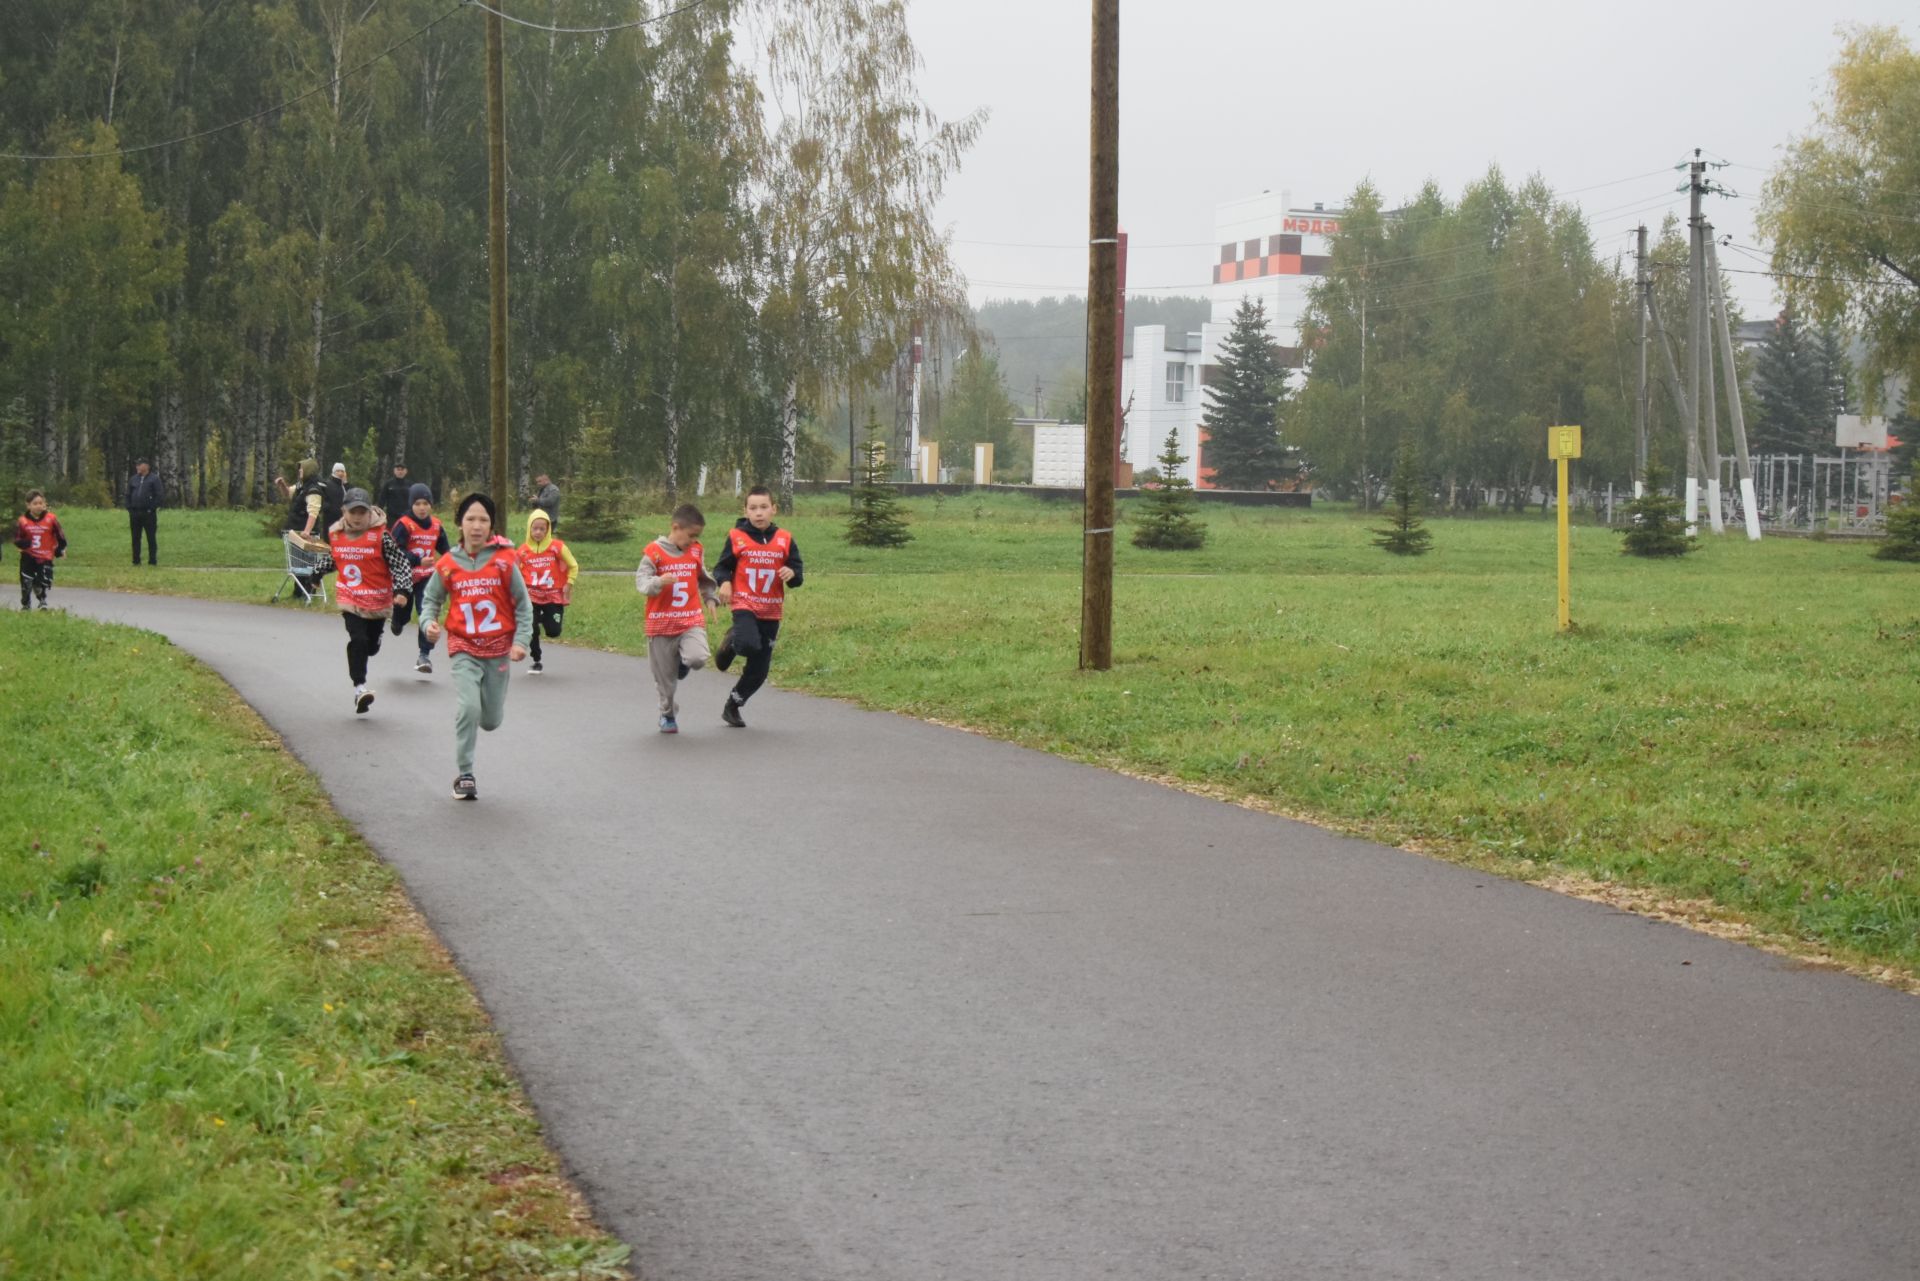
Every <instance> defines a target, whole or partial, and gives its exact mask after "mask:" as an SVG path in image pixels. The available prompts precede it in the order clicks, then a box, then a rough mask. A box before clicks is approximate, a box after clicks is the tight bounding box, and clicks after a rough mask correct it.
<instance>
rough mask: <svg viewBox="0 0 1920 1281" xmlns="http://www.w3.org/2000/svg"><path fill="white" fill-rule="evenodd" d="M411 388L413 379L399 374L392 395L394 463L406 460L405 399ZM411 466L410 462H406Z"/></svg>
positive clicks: (406, 421)
mask: <svg viewBox="0 0 1920 1281" xmlns="http://www.w3.org/2000/svg"><path fill="white" fill-rule="evenodd" d="M412 389H413V380H412V379H411V378H409V377H407V376H406V375H405V374H402V375H400V389H399V390H398V391H396V392H395V393H394V397H393V461H394V462H395V464H399V463H406V462H407V435H408V427H409V423H408V419H407V399H408V393H409V392H411V391H412ZM407 466H408V467H409V468H411V467H412V466H413V464H412V463H407Z"/></svg>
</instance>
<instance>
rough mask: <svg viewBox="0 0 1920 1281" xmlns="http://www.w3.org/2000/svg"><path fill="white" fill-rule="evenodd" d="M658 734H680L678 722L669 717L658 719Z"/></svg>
mask: <svg viewBox="0 0 1920 1281" xmlns="http://www.w3.org/2000/svg"><path fill="white" fill-rule="evenodd" d="M660 732H661V733H662V734H678V733H679V732H680V722H679V721H677V720H675V719H674V718H673V717H671V716H662V717H661V718H660Z"/></svg>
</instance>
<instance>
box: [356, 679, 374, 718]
mask: <svg viewBox="0 0 1920 1281" xmlns="http://www.w3.org/2000/svg"><path fill="white" fill-rule="evenodd" d="M372 706H373V691H372V690H370V689H368V688H367V687H366V686H365V685H362V686H360V688H358V689H356V690H354V691H353V711H354V714H355V715H356V716H363V715H365V714H366V710H367V709H368V708H369V707H372Z"/></svg>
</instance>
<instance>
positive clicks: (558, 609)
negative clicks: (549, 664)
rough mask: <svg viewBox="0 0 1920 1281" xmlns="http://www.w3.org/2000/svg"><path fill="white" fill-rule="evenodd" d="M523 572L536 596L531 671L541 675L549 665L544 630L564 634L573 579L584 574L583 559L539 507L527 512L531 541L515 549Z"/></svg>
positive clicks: (551, 635)
mask: <svg viewBox="0 0 1920 1281" xmlns="http://www.w3.org/2000/svg"><path fill="white" fill-rule="evenodd" d="M515 556H516V558H517V559H518V560H519V562H520V572H521V573H522V574H523V575H524V576H525V577H526V580H527V594H528V595H529V596H531V597H532V598H533V648H532V649H531V650H529V651H528V654H529V657H531V658H532V659H533V663H532V665H531V666H529V667H528V668H527V675H529V676H537V675H539V674H540V673H541V672H543V671H545V670H546V668H545V667H543V666H542V665H541V663H540V633H542V632H545V633H546V634H547V639H548V640H553V639H556V638H557V637H558V636H559V635H560V626H561V623H562V621H563V620H564V616H565V614H566V609H567V602H568V601H570V600H572V599H573V580H574V579H576V578H578V577H579V576H580V562H579V561H577V560H575V559H574V558H573V553H572V552H571V551H570V550H568V548H567V545H566V544H565V543H563V542H561V541H560V540H559V539H558V538H555V537H554V536H553V519H552V518H551V517H550V516H548V515H547V514H546V513H545V512H543V511H541V510H540V509H539V508H538V507H536V508H534V509H533V511H532V512H530V513H528V515H527V541H526V542H524V543H522V544H520V547H519V549H518V550H517V551H516V552H515Z"/></svg>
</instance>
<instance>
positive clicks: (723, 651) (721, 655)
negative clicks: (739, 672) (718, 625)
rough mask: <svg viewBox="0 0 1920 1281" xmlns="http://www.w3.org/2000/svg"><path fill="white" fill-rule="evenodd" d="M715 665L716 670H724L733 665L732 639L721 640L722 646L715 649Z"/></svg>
mask: <svg viewBox="0 0 1920 1281" xmlns="http://www.w3.org/2000/svg"><path fill="white" fill-rule="evenodd" d="M713 665H714V668H715V669H716V670H718V671H722V672H724V671H726V670H727V669H728V668H729V667H732V666H733V642H732V641H730V640H723V641H721V642H720V648H719V649H716V650H714V651H713Z"/></svg>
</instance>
